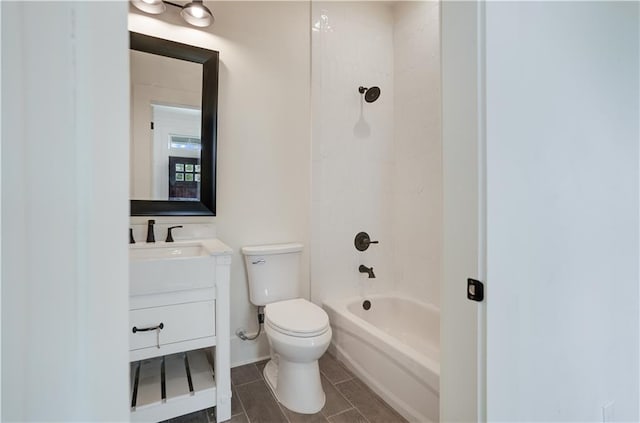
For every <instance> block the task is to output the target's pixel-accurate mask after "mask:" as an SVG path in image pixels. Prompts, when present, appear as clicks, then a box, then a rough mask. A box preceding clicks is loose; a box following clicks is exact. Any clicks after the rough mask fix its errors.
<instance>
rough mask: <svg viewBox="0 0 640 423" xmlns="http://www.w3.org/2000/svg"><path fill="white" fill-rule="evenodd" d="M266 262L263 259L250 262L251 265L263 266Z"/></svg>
mask: <svg viewBox="0 0 640 423" xmlns="http://www.w3.org/2000/svg"><path fill="white" fill-rule="evenodd" d="M265 263H266V261H265V260H264V259H260V260H256V261H252V262H251V264H265Z"/></svg>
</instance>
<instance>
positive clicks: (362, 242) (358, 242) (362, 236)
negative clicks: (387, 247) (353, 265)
mask: <svg viewBox="0 0 640 423" xmlns="http://www.w3.org/2000/svg"><path fill="white" fill-rule="evenodd" d="M353 243H354V245H355V246H356V250H358V251H365V250H366V249H367V248H369V245H371V244H378V241H371V238H370V237H369V234H368V233H366V232H358V234H357V235H356V238H355V239H354V241H353Z"/></svg>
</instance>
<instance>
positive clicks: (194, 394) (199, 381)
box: [130, 349, 216, 422]
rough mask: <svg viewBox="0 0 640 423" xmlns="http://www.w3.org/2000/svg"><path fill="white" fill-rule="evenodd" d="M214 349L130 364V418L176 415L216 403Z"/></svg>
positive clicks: (153, 419) (153, 418)
mask: <svg viewBox="0 0 640 423" xmlns="http://www.w3.org/2000/svg"><path fill="white" fill-rule="evenodd" d="M214 368H215V366H214V362H213V353H212V350H211V349H201V350H194V351H187V352H181V353H177V354H171V355H166V356H160V357H154V358H149V359H146V360H140V361H135V362H132V363H131V372H130V373H131V391H130V392H131V421H132V422H147V421H160V420H165V419H170V418H174V417H177V416H181V415H184V414H187V413H189V412H191V411H192V410H200V409H204V408H211V407H213V406H215V405H216V380H215V373H214Z"/></svg>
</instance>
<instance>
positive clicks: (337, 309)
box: [323, 292, 440, 393]
mask: <svg viewBox="0 0 640 423" xmlns="http://www.w3.org/2000/svg"><path fill="white" fill-rule="evenodd" d="M381 298H395V299H400V300H403V301H409V302H412V303H414V304H417V305H419V306H421V307H424V308H426V309H429V310H431V311H433V312H435V313H436V314H437V315H438V319H439V318H440V308H439V307H437V306H435V305H434V304H430V303H426V302H423V301H418V300H416V299H414V298H410V297H408V296H406V295H404V294H401V293H397V292H390V293H387V294H374V295H367V296H366V297H365V296H353V297H349V298H342V299H331V300H328V301H325V302H324V303H323V307H326V308H327V309H329V311H330V313H329V323H330V324H331V325H332V326H335V328H336V329H338V330H342V331H346V332H349V333H351V334H352V335H353V336H356V337H358V338H360V339H363V338H362V336H360V335H359V334H357V333H353V331H351V330H348V329H347V328H345V327H344V326H343V325H341V324H340V323H341V322H339V321H338V322H336V321H335V319H334V320H332V319H331V317H332V316H331V315H332V314H337V315H341V314H342V315H343V319H348V320H349V321H350V323H352V324H353V325H355V326H356V328H357V329H359V330H362V331H364V332H370V333H371V334H372V335H373V336H374V337H377V338H379V339H380V340H381V341H382V342H381V343H382V345H383V347H382V348H380V349H381V351H382V352H383V353H384V354H385V355H387V356H389V357H390V358H391V359H392V360H394V361H395V362H396V363H397V364H398V365H399V366H401V367H403V368H404V369H405V370H407V371H409V372H413V373H414V374H418V375H421V376H422V379H423V380H424V381H425V382H426V383H427V385H429V387H430V388H431V389H432V390H434V391H435V392H438V393H439V392H440V361H438V360H434V359H433V358H431V357H428V356H426V355H425V354H422V353H420V352H419V351H418V350H416V349H415V348H413V347H411V346H409V345H407V344H404V343H402V342H401V341H400V340H399V339H398V338H395V337H393V336H391V335H389V334H387V333H386V332H385V331H383V330H381V329H378V328H377V327H375V326H374V325H372V324H371V323H369V322H367V321H366V320H364V319H362V318H361V317H359V316H358V315H356V314H354V313H352V312H351V311H350V310H349V309H348V305H350V304H353V303H357V302H361V301H364V300H367V299H368V300H371V301H374V300H376V299H381ZM341 312H342V313H341ZM349 315H351V316H353V318H352V319H349V317H348V316H349ZM363 341H365V342H366V340H365V339H363ZM332 343H333V341H332ZM397 344H401V345H402V348H400V347H398V346H397ZM375 347H376V348H379V347H380V346H379V345H375ZM398 352H399V353H401V354H403V355H405V356H407V358H408V359H409V363H408V364H409V365H408V366H407V365H406V364H405V363H403V362H400V361H398V360H396V359H395V358H394V353H398ZM438 352H439V353H440V340H438ZM425 369H426V371H425Z"/></svg>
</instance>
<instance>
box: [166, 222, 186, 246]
mask: <svg viewBox="0 0 640 423" xmlns="http://www.w3.org/2000/svg"><path fill="white" fill-rule="evenodd" d="M175 228H182V225H177V226H170V227H169V228H168V229H167V239H165V240H164V241H165V242H173V235H172V234H171V229H175Z"/></svg>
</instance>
